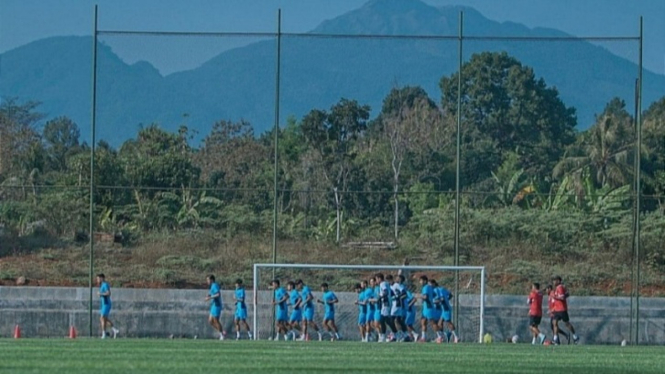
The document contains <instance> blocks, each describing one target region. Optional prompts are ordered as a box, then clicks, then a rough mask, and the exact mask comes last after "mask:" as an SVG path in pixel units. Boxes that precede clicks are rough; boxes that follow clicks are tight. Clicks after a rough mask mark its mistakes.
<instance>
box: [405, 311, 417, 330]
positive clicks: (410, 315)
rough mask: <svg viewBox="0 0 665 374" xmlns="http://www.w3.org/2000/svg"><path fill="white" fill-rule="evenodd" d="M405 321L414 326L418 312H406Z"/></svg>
mask: <svg viewBox="0 0 665 374" xmlns="http://www.w3.org/2000/svg"><path fill="white" fill-rule="evenodd" d="M404 322H405V323H406V325H407V326H413V324H414V323H416V312H415V311H413V312H406V320H405V321H404Z"/></svg>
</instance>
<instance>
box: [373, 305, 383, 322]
mask: <svg viewBox="0 0 665 374" xmlns="http://www.w3.org/2000/svg"><path fill="white" fill-rule="evenodd" d="M374 320H375V321H376V322H379V321H380V320H381V309H379V308H377V309H376V310H374Z"/></svg>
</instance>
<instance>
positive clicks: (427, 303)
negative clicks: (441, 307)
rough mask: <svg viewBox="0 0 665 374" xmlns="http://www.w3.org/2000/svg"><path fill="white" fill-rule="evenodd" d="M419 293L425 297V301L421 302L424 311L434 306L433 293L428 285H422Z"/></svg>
mask: <svg viewBox="0 0 665 374" xmlns="http://www.w3.org/2000/svg"><path fill="white" fill-rule="evenodd" d="M420 293H421V294H422V295H423V296H427V299H426V300H423V308H425V309H430V308H432V307H433V306H434V304H433V302H434V291H433V290H432V286H430V285H429V284H426V285H424V286H423V288H422V290H421V291H420Z"/></svg>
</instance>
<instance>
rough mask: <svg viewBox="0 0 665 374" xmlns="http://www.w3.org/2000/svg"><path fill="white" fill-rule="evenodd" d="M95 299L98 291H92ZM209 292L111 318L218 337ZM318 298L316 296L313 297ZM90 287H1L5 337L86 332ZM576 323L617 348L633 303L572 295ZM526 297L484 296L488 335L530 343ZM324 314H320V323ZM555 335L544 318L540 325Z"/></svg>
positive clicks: (123, 325) (662, 310)
mask: <svg viewBox="0 0 665 374" xmlns="http://www.w3.org/2000/svg"><path fill="white" fill-rule="evenodd" d="M93 291H94V292H93V294H94V295H96V292H97V290H93ZM205 295H206V290H162V289H160V290H149V289H113V311H112V313H111V319H112V320H113V321H114V322H115V323H116V325H117V327H118V328H120V330H121V334H122V336H126V337H157V338H159V337H161V338H165V337H169V336H170V335H174V336H175V337H188V338H191V337H194V336H198V337H199V338H212V337H214V335H215V334H214V333H213V331H212V329H211V328H210V327H209V326H208V325H207V320H206V318H207V315H208V304H207V303H206V302H205V301H204V297H205ZM258 296H259V297H258V302H259V304H258V305H259V307H258V313H259V314H258V315H259V327H260V328H259V332H260V337H261V338H267V337H268V334H269V332H270V320H271V309H270V306H269V302H270V297H271V296H270V293H269V292H261V293H260V294H259V295H258ZM315 296H318V293H315ZM338 296H339V298H340V304H339V306H338V311H337V321H338V325H339V327H340V330H341V333H342V335H343V336H344V337H346V338H348V339H356V337H357V336H358V333H357V328H356V319H357V314H356V313H357V312H356V306H354V305H353V301H354V300H355V297H356V295H355V294H353V293H338ZM88 297H89V290H88V289H87V288H58V287H0V337H11V336H12V333H13V329H14V326H15V325H16V324H18V325H20V327H21V330H22V335H23V336H24V337H64V336H66V335H67V333H68V330H69V326H75V327H76V328H77V330H78V332H79V335H81V336H86V335H88V326H89V314H88ZM223 298H224V300H225V305H224V315H223V317H222V319H223V322H224V325H225V328H226V330H227V331H228V332H229V337H233V336H234V335H233V334H232V331H233V326H232V324H233V307H234V306H233V305H232V302H231V300H232V291H225V292H223ZM247 298H248V308H249V312H250V319H249V322H250V324H251V315H252V312H253V306H252V298H253V296H252V293H251V292H248V295H247ZM93 300H94V303H93V308H94V311H93V334H94V335H95V336H98V335H99V334H100V331H99V322H98V314H97V309H98V307H99V304H98V299H97V297H94V298H93ZM478 303H479V298H478V297H477V296H476V297H473V296H468V295H462V296H460V316H459V326H458V331H459V332H460V335H461V336H462V338H463V340H465V341H476V340H477V336H478V330H477V329H478V321H479V318H478V314H479V308H478V307H477V305H478ZM569 309H570V311H569V312H570V316H571V321H572V322H573V324H574V325H575V327H576V329H577V330H578V334H579V335H580V336H581V338H582V342H583V343H586V344H618V343H619V342H620V341H621V340H622V339H624V338H628V336H629V317H630V300H629V299H628V298H613V297H571V298H570V299H569ZM527 312H528V308H527V305H526V296H487V297H486V299H485V318H484V322H485V331H488V332H490V333H491V334H492V335H493V336H494V339H495V340H505V339H506V338H507V337H510V336H512V335H514V334H518V335H520V337H521V338H522V341H525V342H526V341H528V340H529V338H528V335H529V333H528V330H527ZM321 316H322V309H321V310H319V311H318V312H317V319H318V318H320V317H321ZM541 328H542V329H543V330H547V331H548V332H549V323H548V320H547V319H545V320H544V321H543V323H542V325H541ZM640 336H641V342H642V343H647V344H663V343H664V342H665V299H661V298H658V299H656V298H643V299H641V314H640Z"/></svg>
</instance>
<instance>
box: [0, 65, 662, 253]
mask: <svg viewBox="0 0 665 374" xmlns="http://www.w3.org/2000/svg"><path fill="white" fill-rule="evenodd" d="M461 73H462V84H461V90H462V91H461V98H462V102H461V105H460V106H459V107H458V102H457V100H458V73H454V74H452V75H450V76H444V77H442V78H441V80H440V84H439V86H440V89H441V101H440V102H438V103H437V102H435V101H434V100H433V99H432V98H430V97H429V96H428V94H427V93H426V92H425V91H424V90H423V89H422V88H421V87H416V86H405V87H394V88H393V89H392V90H391V91H390V92H389V93H388V94H387V96H386V97H385V99H384V100H383V105H382V108H381V110H380V112H379V113H378V115H377V116H376V117H375V118H371V116H370V111H371V108H370V107H369V106H367V105H364V104H362V103H359V102H357V101H356V100H353V99H350V98H342V99H341V100H340V101H339V102H337V103H335V104H334V105H332V106H331V107H330V108H319V109H312V110H311V111H310V112H309V113H307V114H306V115H304V116H303V117H302V118H294V117H291V118H289V119H288V121H287V123H286V124H285V126H283V128H281V129H280V130H279V134H278V140H279V146H278V148H277V157H278V158H277V168H278V169H277V196H276V197H274V192H273V188H274V185H273V183H274V180H273V178H274V176H273V175H274V161H275V159H274V143H273V139H274V135H275V134H274V133H273V132H272V131H267V132H265V133H263V134H255V133H254V131H253V128H252V125H251V124H250V123H248V122H246V121H237V122H234V121H226V120H220V121H219V122H217V123H215V124H214V125H213V126H212V129H211V131H210V133H209V134H207V135H206V136H205V139H204V140H203V142H202V143H201V144H200V145H193V144H192V134H191V132H190V131H189V130H188V128H187V127H186V126H182V127H181V128H180V129H179V130H178V131H177V132H168V131H165V130H163V129H162V128H160V127H159V126H158V125H157V124H153V125H150V126H146V127H143V128H141V129H140V130H139V131H138V134H137V135H136V137H135V138H133V139H130V140H127V141H126V142H124V143H123V144H122V145H121V146H120V147H119V148H118V149H115V148H114V147H112V146H110V145H109V144H108V143H106V142H104V141H103V140H102V141H100V142H99V143H98V144H97V146H96V148H95V171H94V178H95V186H96V187H95V192H94V201H95V206H96V210H95V212H94V215H95V222H96V226H97V227H98V228H99V230H100V231H105V232H109V233H116V234H119V233H121V234H122V236H123V237H124V238H125V240H131V238H137V237H139V236H140V235H141V234H143V233H146V232H150V231H155V230H184V229H205V228H211V229H218V230H226V232H228V233H229V235H233V233H236V232H240V231H244V232H257V230H258V232H271V230H272V209H273V202H274V199H275V198H276V199H277V202H278V210H279V216H278V218H279V219H278V227H279V235H281V236H287V237H293V238H307V239H313V240H330V241H337V242H343V241H344V240H347V239H350V238H360V237H362V238H374V239H386V238H390V239H391V240H394V239H398V240H399V239H400V238H401V237H402V236H403V235H406V236H407V237H417V238H420V239H422V238H425V237H430V236H431V235H432V232H435V231H437V226H436V225H437V222H439V223H441V222H443V221H447V220H449V219H451V217H452V219H454V216H451V214H452V213H451V210H450V207H451V206H454V203H455V202H454V198H455V195H454V194H453V193H452V192H454V191H455V183H456V180H455V174H456V167H457V162H458V161H459V168H460V176H461V178H460V187H461V191H462V201H461V203H462V207H463V210H464V212H465V214H466V215H467V216H468V217H467V218H466V219H467V222H463V223H462V224H463V225H470V226H469V228H468V230H466V231H465V232H464V234H463V235H477V236H478V237H482V236H483V235H488V236H491V237H499V236H500V234H499V232H501V230H502V229H501V228H499V227H498V226H497V227H495V231H494V232H491V233H489V234H483V232H484V231H486V230H489V228H488V227H493V224H488V222H487V219H489V218H488V217H487V216H494V217H498V216H501V217H504V218H505V219H506V220H507V221H511V220H512V219H513V218H510V217H522V218H524V217H534V216H533V214H541V216H543V217H550V218H548V220H551V219H552V218H551V217H554V216H556V217H558V218H557V219H563V220H569V219H573V218H571V217H579V220H582V221H583V220H587V219H589V217H594V219H595V218H599V220H598V221H597V224H596V223H594V225H596V226H593V227H590V228H589V230H592V232H595V233H597V232H599V231H602V230H605V229H606V228H607V227H609V226H608V225H610V226H611V225H612V224H613V223H621V222H623V223H622V224H625V223H626V222H627V220H628V219H629V218H630V210H631V209H632V208H633V200H634V197H635V186H634V185H633V182H632V181H633V178H634V173H635V161H636V157H637V155H636V154H635V149H636V147H635V141H636V131H635V128H636V127H635V126H636V122H635V118H634V115H633V114H631V113H630V110H629V108H628V107H627V106H626V103H625V102H624V101H623V100H621V99H619V98H614V99H612V100H610V101H609V102H608V103H607V105H606V106H605V108H603V110H602V112H600V113H599V114H598V115H597V116H596V122H595V123H594V124H593V126H591V127H590V128H589V129H588V130H586V131H583V132H579V131H577V130H576V126H577V119H576V115H575V109H574V108H571V107H568V106H566V105H565V104H564V103H563V101H562V100H561V99H560V97H559V93H558V91H557V89H556V88H554V87H550V86H548V85H547V84H546V82H545V81H544V79H542V78H537V77H536V74H535V72H534V71H533V69H532V68H530V67H528V66H525V65H523V64H521V63H520V62H519V61H518V60H516V59H515V58H513V57H511V56H509V55H507V54H506V53H480V54H476V55H474V56H472V58H471V59H470V61H469V62H467V63H466V64H464V66H463V68H462V72H461ZM589 94H593V93H589ZM458 111H460V112H459V113H458ZM458 115H459V117H460V118H461V144H460V159H459V160H457V157H456V146H457V144H456V134H457V117H458ZM42 119H43V116H42V115H41V114H40V113H39V105H38V103H34V102H23V103H21V102H19V101H18V100H16V99H8V100H4V101H3V103H2V105H1V106H0V202H1V206H0V223H1V224H2V225H4V232H5V235H14V236H22V235H27V234H29V233H30V232H31V230H34V229H35V223H36V222H41V223H40V224H39V225H37V226H38V227H40V228H41V230H45V231H46V232H48V233H49V234H50V235H53V236H55V237H73V236H75V235H76V233H77V232H80V231H86V230H87V225H88V220H89V216H88V201H89V193H90V192H89V182H90V161H89V155H90V146H89V145H88V144H86V143H85V142H82V141H81V139H80V132H79V128H78V126H77V124H76V123H74V122H73V121H71V120H70V119H69V118H67V117H59V118H55V119H52V120H49V121H47V122H46V123H45V124H44V125H43V128H41V129H40V128H38V126H37V124H39V123H41V120H42ZM642 131H643V137H642V139H643V152H642V154H641V155H640V157H641V164H642V166H641V170H642V181H643V183H642V186H641V191H640V192H641V193H642V194H643V195H644V196H647V197H648V198H645V199H644V201H643V205H642V207H641V209H642V211H643V212H645V214H654V215H657V216H658V217H661V216H662V214H663V210H664V209H663V202H664V198H665V97H663V98H662V99H660V100H659V101H658V102H655V103H654V104H652V105H651V106H650V107H649V108H648V109H647V110H646V111H645V112H644V113H643V124H642ZM548 214H553V215H554V216H549V215H548ZM478 215H480V216H483V217H484V218H482V217H481V218H479V217H480V216H478ZM474 217H475V218H474ZM562 217H565V218H562ZM492 219H494V218H492ZM574 219H577V218H574ZM574 219H573V220H574ZM658 219H660V218H658ZM474 220H475V221H474ZM507 221H506V222H507ZM535 221H537V219H534V220H532V222H531V223H533V222H535ZM474 222H475V223H474ZM483 222H484V223H483ZM511 222H512V221H511ZM576 222H577V221H576ZM580 222H581V221H580ZM580 222H577V223H573V224H572V225H571V230H572V229H573V228H574V227H575V226H577V228H579V227H580V225H581V224H580ZM598 222H600V223H598ZM659 222H660V221H659ZM504 223H505V222H504ZM506 224H507V223H506ZM513 224H514V223H513ZM533 224H535V223H533ZM542 224H543V225H546V226H547V225H548V224H547V223H546V222H543V223H542ZM473 225H476V226H477V227H476V226H473ZM483 225H484V226H485V227H482V226H483ZM471 226H473V227H471ZM499 226H500V225H499ZM550 226H551V223H550ZM554 226H556V225H554ZM647 227H648V225H647ZM551 230H553V229H552V228H551V227H548V228H547V231H551ZM509 231H511V232H510V233H506V235H508V236H511V237H512V236H513V235H516V234H515V232H516V231H519V230H509ZM472 232H473V233H472ZM442 235H443V234H442ZM445 235H448V234H445ZM552 235H555V236H556V235H563V234H561V232H559V233H552ZM564 236H565V235H564ZM437 240H441V241H443V242H445V241H446V240H448V239H446V238H438V239H437ZM659 240H660V239H659ZM659 261H664V262H663V264H664V265H665V260H664V259H661V260H659Z"/></svg>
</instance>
